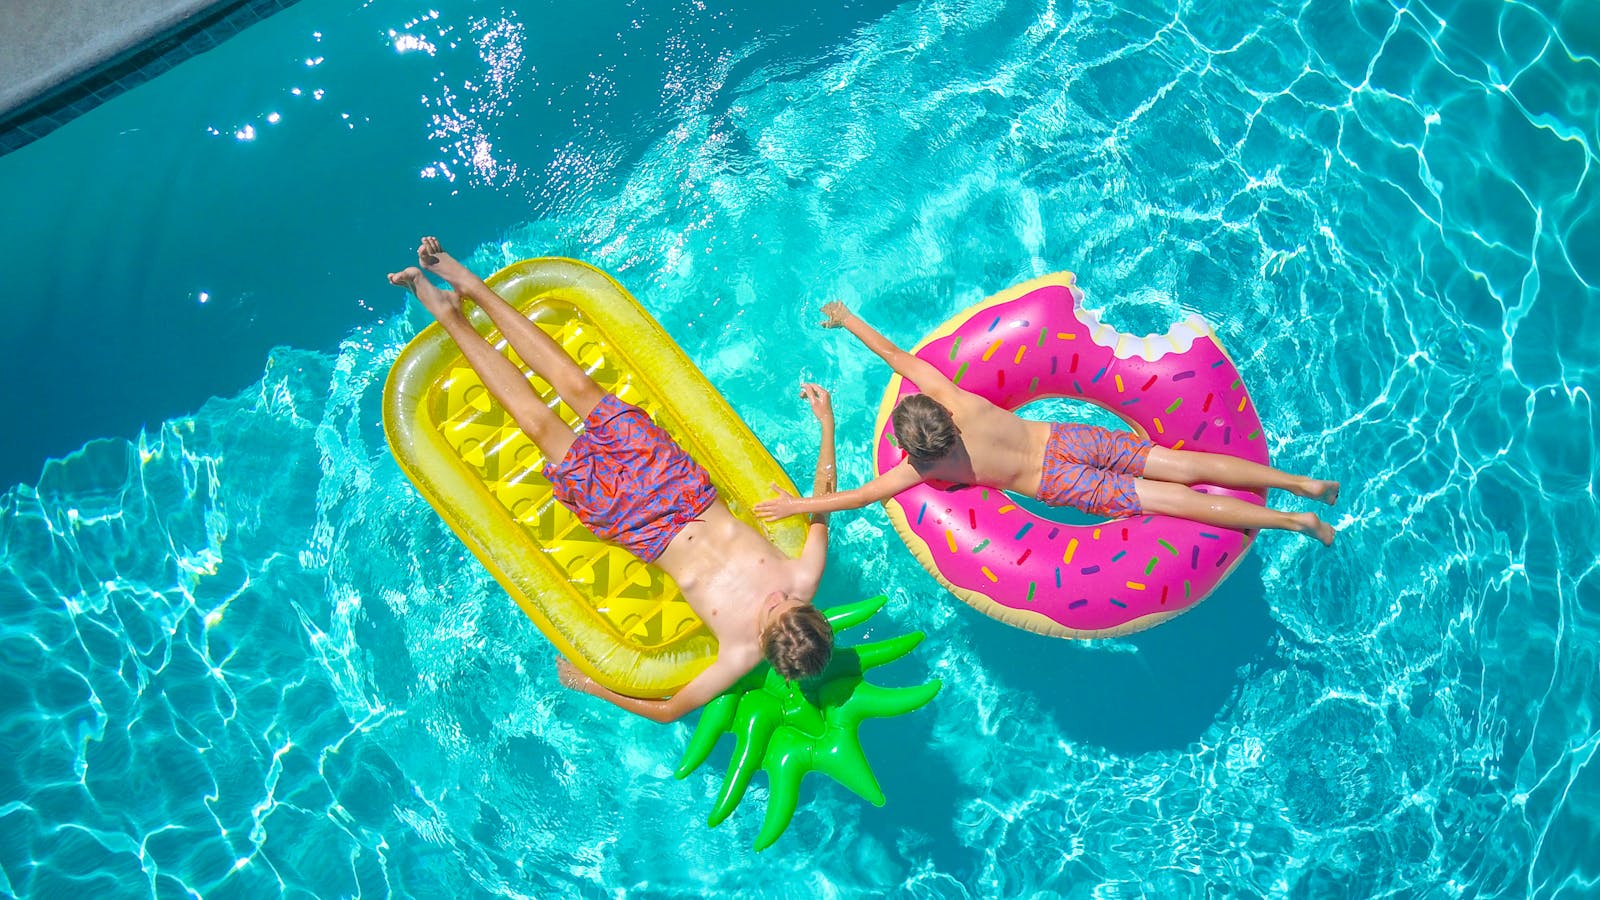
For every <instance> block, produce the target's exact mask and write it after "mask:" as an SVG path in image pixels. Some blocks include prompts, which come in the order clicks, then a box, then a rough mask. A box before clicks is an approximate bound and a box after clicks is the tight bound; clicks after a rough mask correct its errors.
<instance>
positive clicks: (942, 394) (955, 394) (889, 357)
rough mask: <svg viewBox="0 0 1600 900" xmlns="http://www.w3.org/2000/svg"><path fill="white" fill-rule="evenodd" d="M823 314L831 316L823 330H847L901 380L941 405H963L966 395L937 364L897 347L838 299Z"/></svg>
mask: <svg viewBox="0 0 1600 900" xmlns="http://www.w3.org/2000/svg"><path fill="white" fill-rule="evenodd" d="M822 312H823V314H824V315H826V316H827V317H828V318H827V319H826V320H824V321H823V323H822V327H823V328H843V329H844V330H846V331H848V332H850V333H851V334H853V335H855V336H856V338H857V339H858V340H859V341H861V343H863V344H866V345H867V349H868V350H871V351H872V352H873V353H876V354H878V355H879V356H880V357H882V358H883V361H884V362H886V363H888V364H889V365H890V367H892V368H893V369H894V370H895V372H896V373H898V374H899V375H900V377H901V378H904V379H906V380H907V381H909V382H911V383H912V384H914V385H916V386H917V389H918V390H920V391H922V392H923V393H924V394H927V395H928V396H929V397H931V398H933V400H934V401H935V402H937V403H939V404H940V405H941V406H944V407H945V408H946V409H951V408H953V407H954V406H955V404H957V403H960V402H961V398H962V396H963V395H964V394H965V392H964V391H962V390H961V389H960V388H958V387H956V384H955V382H953V381H951V380H950V379H949V378H946V377H945V374H944V373H943V372H941V371H939V370H938V369H936V368H934V367H933V364H931V363H929V362H927V361H926V360H924V359H921V358H919V357H917V356H913V355H912V354H910V353H907V352H906V351H904V350H901V349H900V348H899V347H897V346H895V344H894V342H893V341H891V340H889V339H888V338H886V337H884V336H883V335H881V334H879V333H878V330H877V329H875V328H873V327H872V326H871V325H868V324H867V323H866V321H865V320H863V319H862V318H861V317H860V316H858V315H856V314H855V313H853V312H851V311H850V310H849V309H848V308H847V307H846V306H845V305H844V304H843V303H840V302H839V301H837V300H835V301H833V302H832V303H828V304H826V305H824V306H823V307H822Z"/></svg>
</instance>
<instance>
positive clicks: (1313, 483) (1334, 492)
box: [1293, 478, 1339, 506]
mask: <svg viewBox="0 0 1600 900" xmlns="http://www.w3.org/2000/svg"><path fill="white" fill-rule="evenodd" d="M1293 490H1294V493H1295V494H1298V495H1299V496H1301V497H1309V498H1311V499H1312V500H1321V501H1322V502H1323V503H1326V504H1328V505H1329V506H1332V505H1333V504H1335V503H1337V502H1338V501H1339V482H1337V481H1323V480H1320V479H1317V478H1302V479H1301V480H1300V485H1299V486H1298V487H1296V488H1294V489H1293Z"/></svg>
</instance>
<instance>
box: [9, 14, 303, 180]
mask: <svg viewBox="0 0 1600 900" xmlns="http://www.w3.org/2000/svg"><path fill="white" fill-rule="evenodd" d="M294 2H295V0H0V153H5V152H8V151H10V150H14V149H16V148H17V147H20V146H23V145H25V144H27V143H30V142H31V141H34V140H37V139H38V138H40V137H43V136H44V135H46V134H48V133H49V132H51V131H53V130H55V129H56V128H59V127H60V126H61V125H63V124H65V123H66V122H68V121H70V120H71V119H73V118H75V117H77V116H79V115H82V114H83V113H84V112H87V111H88V110H89V109H92V108H93V107H94V106H96V105H98V104H100V103H102V102H104V101H105V100H107V99H110V98H111V97H112V96H115V95H116V94H118V93H121V92H122V91H124V90H127V89H128V88H130V87H133V86H136V85H138V84H140V83H143V82H144V81H148V80H149V79H150V78H152V77H154V76H155V75H158V74H160V73H161V72H164V71H166V70H167V69H170V68H172V67H173V66H174V65H177V64H178V63H179V62H182V61H183V60H184V59H187V58H189V57H190V56H193V55H194V54H196V53H200V52H204V51H205V50H208V49H210V48H211V47H214V46H216V45H217V44H218V43H220V42H221V41H222V40H225V39H226V38H228V37H231V36H232V35H233V34H235V33H237V32H238V31H239V30H240V29H241V28H244V27H246V26H248V25H250V24H253V23H254V22H257V21H259V20H261V19H262V18H265V17H266V16H268V15H271V14H272V13H274V12H277V11H278V10H280V9H283V8H285V7H287V6H290V5H292V4H293V3H294Z"/></svg>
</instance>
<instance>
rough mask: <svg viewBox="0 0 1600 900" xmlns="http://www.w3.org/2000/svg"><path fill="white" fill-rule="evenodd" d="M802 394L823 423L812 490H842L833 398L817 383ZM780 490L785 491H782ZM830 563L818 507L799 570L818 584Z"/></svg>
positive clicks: (822, 492)
mask: <svg viewBox="0 0 1600 900" xmlns="http://www.w3.org/2000/svg"><path fill="white" fill-rule="evenodd" d="M800 395H801V396H803V397H805V398H806V399H807V400H809V401H811V411H812V412H813V413H815V414H816V416H817V422H818V423H820V424H821V425H822V443H821V444H820V445H819V446H818V447H817V471H816V474H815V475H814V476H813V477H812V479H811V493H812V494H813V495H815V496H827V495H830V494H833V493H834V492H835V491H837V490H838V489H839V475H838V472H837V471H836V469H835V466H834V442H833V398H832V397H830V396H829V395H828V392H827V391H826V390H824V389H823V388H822V387H820V386H819V385H815V384H803V385H801V387H800ZM779 493H780V494H781V493H783V492H782V491H781V490H780V491H779ZM757 514H758V515H759V512H758V513H757ZM827 562H828V512H827V510H818V511H817V512H815V513H813V514H812V516H811V526H810V527H809V528H807V529H806V546H805V549H804V550H801V551H800V569H801V572H802V573H803V574H804V575H805V576H806V577H807V578H808V579H809V580H810V582H811V584H813V585H815V584H817V583H818V582H820V581H822V569H823V567H824V566H826V565H827Z"/></svg>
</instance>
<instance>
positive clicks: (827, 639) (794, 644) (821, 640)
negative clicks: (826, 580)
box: [761, 603, 833, 681]
mask: <svg viewBox="0 0 1600 900" xmlns="http://www.w3.org/2000/svg"><path fill="white" fill-rule="evenodd" d="M761 655H762V656H765V657H766V658H767V662H769V663H772V668H773V669H774V670H776V671H777V673H778V674H779V675H782V676H783V677H784V678H787V679H789V680H791V681H798V680H800V679H802V678H811V677H812V676H814V675H817V674H818V673H820V672H821V671H822V669H823V667H825V666H827V664H828V660H829V659H830V658H831V657H832V656H833V626H832V625H829V624H828V620H827V618H826V617H824V616H823V615H822V613H821V612H819V611H818V610H817V608H816V607H815V606H812V605H811V604H809V603H802V604H800V605H798V606H796V607H794V608H793V609H790V610H789V611H787V612H785V613H784V614H783V615H781V616H779V617H778V618H777V620H776V621H774V622H773V623H772V625H771V626H770V627H769V628H767V630H766V632H764V633H763V634H762V635H761Z"/></svg>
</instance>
